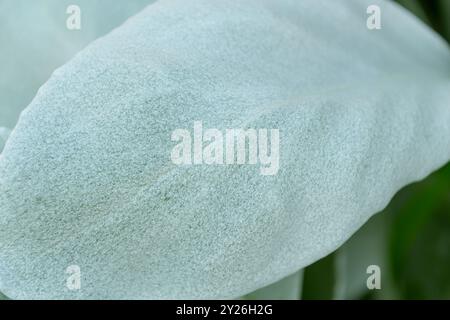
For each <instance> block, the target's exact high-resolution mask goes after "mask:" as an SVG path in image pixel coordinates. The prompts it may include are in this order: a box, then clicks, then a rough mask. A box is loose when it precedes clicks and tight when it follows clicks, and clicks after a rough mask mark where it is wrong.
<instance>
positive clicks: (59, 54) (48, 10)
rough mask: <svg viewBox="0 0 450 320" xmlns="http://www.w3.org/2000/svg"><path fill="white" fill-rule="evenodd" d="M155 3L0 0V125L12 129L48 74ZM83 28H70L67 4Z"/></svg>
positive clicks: (136, 0)
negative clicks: (78, 11) (77, 12)
mask: <svg viewBox="0 0 450 320" xmlns="http://www.w3.org/2000/svg"><path fill="white" fill-rule="evenodd" d="M151 2H153V0H114V1H113V2H112V1H110V0H77V1H72V0H38V1H29V0H0V21H1V32H0V44H1V50H0V70H1V72H0V126H7V127H9V128H13V127H14V126H15V124H16V121H17V119H18V117H19V114H20V112H21V111H22V110H23V109H24V108H25V107H26V106H27V105H28V104H29V103H30V101H31V100H32V98H33V97H34V96H35V95H36V92H37V90H38V89H39V87H40V86H41V85H42V84H44V83H45V81H47V80H48V78H49V77H50V75H51V74H52V72H53V71H54V70H55V69H56V68H57V67H59V66H61V65H62V64H64V63H65V62H67V61H68V60H69V59H70V58H72V57H73V55H74V54H76V53H77V52H78V51H80V50H81V49H83V48H84V47H85V46H86V45H87V44H88V43H89V42H91V41H93V40H95V39H96V38H98V37H100V36H102V35H104V34H105V33H107V32H109V31H111V30H112V29H113V28H115V27H117V26H119V25H120V24H121V23H122V22H123V21H125V19H126V18H128V17H130V16H131V15H133V14H135V13H136V12H138V11H139V10H140V9H142V8H143V7H144V6H145V5H147V4H149V3H151ZM72 4H76V5H78V6H79V7H80V9H81V30H69V29H68V28H67V27H66V20H67V19H68V18H69V14H67V13H66V10H67V7H68V6H69V5H72Z"/></svg>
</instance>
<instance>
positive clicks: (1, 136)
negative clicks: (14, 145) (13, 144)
mask: <svg viewBox="0 0 450 320" xmlns="http://www.w3.org/2000/svg"><path fill="white" fill-rule="evenodd" d="M9 134H10V130H9V129H7V128H4V127H0V153H2V150H3V147H4V145H5V143H6V140H7V139H8V137H9Z"/></svg>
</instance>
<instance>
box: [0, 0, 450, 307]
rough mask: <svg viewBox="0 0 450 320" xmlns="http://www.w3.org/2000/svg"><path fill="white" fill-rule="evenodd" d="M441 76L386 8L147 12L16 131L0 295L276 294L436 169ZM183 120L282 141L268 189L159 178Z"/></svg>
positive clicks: (440, 158) (442, 48)
mask: <svg viewBox="0 0 450 320" xmlns="http://www.w3.org/2000/svg"><path fill="white" fill-rule="evenodd" d="M371 4H377V5H379V6H380V8H381V12H382V29H381V30H369V29H367V28H366V19H367V17H368V16H367V14H366V9H367V7H368V6H369V5H371ZM449 74H450V51H449V48H448V47H447V45H446V44H445V43H444V41H443V40H442V39H441V38H439V37H438V36H437V35H436V34H435V33H433V32H432V31H431V30H430V29H428V28H427V27H426V26H425V25H423V24H422V23H420V22H419V20H418V19H416V18H414V17H413V16H412V15H411V14H410V13H408V12H406V11H405V10H404V9H401V8H400V7H399V6H397V5H395V4H393V3H391V2H388V1H374V0H371V1H361V0H340V1H337V0H336V1H328V0H304V1H298V0H295V1H294V0H292V1H290V0H284V1H279V0H245V1H230V0H227V1H211V0H192V1H189V2H188V4H187V3H186V1H185V0H183V1H181V0H174V1H159V2H157V3H155V4H153V5H151V6H149V7H148V8H147V9H145V10H144V11H143V12H142V13H140V14H138V15H137V16H135V17H134V18H133V19H131V20H129V21H128V23H126V24H125V25H123V26H122V27H121V28H119V29H116V30H115V31H113V32H112V33H110V34H109V35H108V36H106V37H104V38H102V39H100V40H98V41H96V42H94V43H93V44H91V45H90V46H89V47H87V48H86V49H85V50H83V51H82V52H81V53H80V54H78V55H77V56H76V57H75V58H74V59H73V60H72V61H70V62H69V63H67V64H66V65H64V66H63V67H62V68H60V69H58V70H57V71H56V72H55V73H54V74H53V76H52V77H51V79H50V80H49V81H48V82H47V83H46V84H45V85H44V86H43V87H42V88H41V89H40V91H39V92H38V94H37V96H36V97H35V99H34V100H33V102H32V103H31V104H30V105H29V107H28V108H27V109H26V110H25V111H24V112H23V113H22V115H21V118H20V120H19V123H18V125H17V126H16V128H15V130H14V132H13V133H12V134H11V136H10V138H9V140H8V143H7V144H6V147H5V149H4V151H3V154H2V158H1V160H0V291H3V292H4V293H5V294H6V295H8V296H9V297H11V298H156V299H158V298H191V299H194V298H233V297H238V296H242V295H244V294H247V293H249V292H252V291H254V290H256V289H258V288H261V287H264V286H267V285H269V284H271V283H274V282H276V281H278V280H280V279H282V278H284V277H286V276H287V275H289V274H292V273H294V272H296V271H297V270H299V269H301V268H303V267H305V266H307V265H309V264H310V263H312V262H314V261H316V260H318V259H320V258H321V257H323V256H325V255H327V254H328V253H330V252H332V251H334V250H335V249H336V248H337V247H339V246H340V245H341V244H343V243H344V242H345V241H346V240H347V239H348V238H349V237H350V236H351V235H352V234H353V233H354V232H355V231H356V230H357V229H358V228H359V227H360V226H361V225H362V224H363V223H365V222H366V221H367V219H369V217H370V216H371V215H373V214H374V213H376V212H378V211H380V210H381V209H383V208H384V207H385V206H386V204H387V203H388V202H389V200H390V199H391V197H392V196H393V194H394V193H395V192H396V191H397V190H399V189H400V188H401V187H402V186H404V185H406V184H408V183H410V182H412V181H415V180H419V179H422V178H424V177H425V176H427V175H428V174H429V173H430V172H431V171H433V170H435V169H436V168H438V167H439V166H441V165H443V164H444V163H446V162H447V161H448V160H449V158H450V108H449V102H450V76H449ZM196 120H201V121H203V124H204V126H205V127H208V128H217V129H219V130H225V129H226V128H268V129H271V128H278V129H280V135H281V136H280V168H279V171H278V174H277V175H275V176H262V175H260V171H259V166H251V165H242V166H232V165H231V166H227V165H222V166H218V165H217V166H208V165H196V166H176V165H174V164H172V162H171V161H170V154H171V150H172V148H173V147H174V143H173V142H172V141H171V140H170V137H171V133H172V132H173V131H174V130H176V129H180V128H187V129H191V131H192V125H193V122H194V121H196ZM73 265H75V266H78V267H79V268H80V270H81V288H82V289H81V290H69V289H68V287H66V281H67V277H68V275H67V274H66V273H65V270H67V267H69V266H73Z"/></svg>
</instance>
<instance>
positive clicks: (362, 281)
mask: <svg viewBox="0 0 450 320" xmlns="http://www.w3.org/2000/svg"><path fill="white" fill-rule="evenodd" d="M396 2H398V3H399V4H400V5H402V6H403V7H405V8H406V9H408V10H409V11H410V12H412V13H413V14H414V15H416V16H417V17H418V18H419V19H421V20H422V21H423V22H425V23H426V24H428V25H429V26H430V27H431V28H433V29H434V30H435V31H437V32H438V33H439V34H440V35H441V36H442V37H443V38H445V39H446V40H447V42H449V43H450V0H396ZM370 265H377V266H379V267H380V270H381V289H379V290H378V289H373V290H369V289H368V288H367V285H366V281H367V279H368V277H369V276H370V274H368V273H366V270H367V267H368V266H370ZM243 298H244V299H450V164H447V166H445V167H444V168H441V169H440V170H439V171H437V172H435V173H434V174H432V175H431V176H430V177H428V178H427V179H425V180H424V181H422V182H419V183H415V184H412V185H410V186H407V187H406V188H404V189H403V190H401V191H400V192H399V193H398V194H397V195H396V196H395V197H394V199H393V200H392V201H391V203H390V204H389V206H388V207H387V208H386V209H385V210H384V211H383V212H381V213H378V214H377V215H375V216H374V217H372V218H371V219H370V220H369V222H368V223H366V224H365V225H364V226H363V227H362V228H361V229H360V230H359V231H358V232H357V233H356V234H354V235H353V236H352V237H351V238H350V239H349V240H348V241H347V242H346V244H345V245H344V246H342V247H340V248H339V249H338V250H336V251H335V252H333V253H332V254H330V255H328V256H327V257H325V258H323V259H322V260H319V261H318V262H316V263H314V264H312V265H310V266H309V267H307V268H305V269H304V270H302V271H300V272H298V273H297V274H294V275H291V276H290V277H287V278H285V279H283V280H281V281H280V282H278V283H276V284H273V285H271V286H268V287H266V288H263V289H260V290H258V291H256V292H254V293H252V294H250V295H248V296H246V297H243Z"/></svg>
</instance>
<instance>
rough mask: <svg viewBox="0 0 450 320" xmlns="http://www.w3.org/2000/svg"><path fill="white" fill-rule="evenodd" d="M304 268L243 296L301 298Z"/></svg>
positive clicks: (250, 298) (259, 298) (255, 298)
mask: <svg viewBox="0 0 450 320" xmlns="http://www.w3.org/2000/svg"><path fill="white" fill-rule="evenodd" d="M302 282H303V270H300V271H297V272H296V273H294V274H292V275H290V276H287V277H286V278H284V279H282V280H280V281H278V282H275V283H273V284H271V285H269V286H267V287H264V288H261V289H258V290H256V291H255V292H252V293H250V294H248V295H246V296H244V297H243V299H246V300H299V299H301V293H302Z"/></svg>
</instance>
